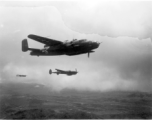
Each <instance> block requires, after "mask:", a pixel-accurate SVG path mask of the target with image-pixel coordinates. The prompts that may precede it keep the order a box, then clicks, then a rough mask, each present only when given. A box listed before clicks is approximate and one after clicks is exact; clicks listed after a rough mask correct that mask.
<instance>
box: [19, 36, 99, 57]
mask: <svg viewBox="0 0 152 120" xmlns="http://www.w3.org/2000/svg"><path fill="white" fill-rule="evenodd" d="M28 38H31V39H33V40H35V41H38V42H40V43H43V44H45V45H44V48H43V49H36V48H29V46H28V41H27V39H24V40H23V41H22V51H23V52H26V51H28V50H30V51H31V52H30V55H32V56H54V55H69V56H72V55H79V54H85V53H88V57H89V54H90V53H92V52H94V51H92V50H93V49H96V48H98V47H99V45H100V43H99V42H93V41H87V40H86V39H80V40H77V39H73V40H72V41H68V40H66V41H65V42H61V41H58V40H54V39H50V38H46V37H41V36H37V35H32V34H31V35H28Z"/></svg>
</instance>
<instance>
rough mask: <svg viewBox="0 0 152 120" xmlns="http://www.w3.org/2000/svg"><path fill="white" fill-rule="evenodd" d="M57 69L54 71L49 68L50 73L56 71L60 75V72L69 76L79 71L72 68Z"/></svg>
mask: <svg viewBox="0 0 152 120" xmlns="http://www.w3.org/2000/svg"><path fill="white" fill-rule="evenodd" d="M56 70H57V71H56V72H52V70H51V69H50V70H49V73H50V74H52V73H56V74H57V75H59V74H66V75H68V76H71V75H76V74H77V73H78V72H77V70H75V71H70V70H68V71H64V70H59V69H56Z"/></svg>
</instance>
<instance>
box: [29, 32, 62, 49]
mask: <svg viewBox="0 0 152 120" xmlns="http://www.w3.org/2000/svg"><path fill="white" fill-rule="evenodd" d="M28 37H29V38H31V39H33V40H35V41H38V42H40V43H43V44H46V45H50V46H53V45H60V44H63V43H62V42H61V41H58V40H54V39H50V38H46V37H41V36H38V35H33V34H30V35H28Z"/></svg>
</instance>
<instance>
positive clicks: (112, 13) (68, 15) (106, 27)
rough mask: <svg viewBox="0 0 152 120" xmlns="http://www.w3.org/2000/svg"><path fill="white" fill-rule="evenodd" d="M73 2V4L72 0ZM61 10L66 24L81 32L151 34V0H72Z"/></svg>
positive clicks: (147, 35) (145, 36) (122, 34)
mask: <svg viewBox="0 0 152 120" xmlns="http://www.w3.org/2000/svg"><path fill="white" fill-rule="evenodd" d="M72 3H73V4H72ZM55 6H56V7H57V8H58V9H59V10H60V12H61V14H62V16H63V20H64V22H65V24H66V25H67V26H68V27H69V28H71V29H72V30H74V31H78V32H80V33H88V34H90V33H96V34H99V35H102V36H109V37H119V36H128V37H135V38H139V39H145V38H151V37H152V34H151V31H152V24H151V20H152V16H151V10H152V2H151V1H138V2H137V1H110V2H109V1H82V2H81V1H77V2H76V1H75V2H68V3H67V4H66V6H64V7H61V5H60V4H55Z"/></svg>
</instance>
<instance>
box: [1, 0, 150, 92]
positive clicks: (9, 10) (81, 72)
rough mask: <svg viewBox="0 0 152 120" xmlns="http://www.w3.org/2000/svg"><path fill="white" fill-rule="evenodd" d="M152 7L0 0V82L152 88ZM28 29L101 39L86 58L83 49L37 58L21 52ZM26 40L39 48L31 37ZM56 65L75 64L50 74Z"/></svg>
mask: <svg viewBox="0 0 152 120" xmlns="http://www.w3.org/2000/svg"><path fill="white" fill-rule="evenodd" d="M151 11H152V1H108V2H107V1H98V0H96V1H94V0H92V1H91V0H86V1H84V0H82V1H74V0H73V1H0V18H1V19H0V83H5V82H23V83H33V82H34V83H38V84H43V85H46V86H48V87H49V88H50V89H53V90H57V91H60V90H63V89H65V88H68V89H76V90H79V91H83V90H88V91H101V92H104V91H113V90H121V91H124V90H125V91H128V90H129V91H130V90H131V91H148V92H151V91H152V89H151V86H152V22H151V21H152V14H151ZM29 34H36V35H39V36H43V37H48V38H51V39H56V40H60V41H65V40H72V39H73V38H75V39H83V38H85V39H88V40H92V41H99V42H102V43H101V44H100V46H99V48H97V49H96V50H95V53H91V54H90V58H88V57H87V54H82V55H77V56H65V55H63V56H43V57H37V56H30V55H29V52H22V51H21V41H22V40H23V39H25V38H27V36H28V35H29ZM28 43H29V46H30V47H33V48H43V47H44V45H43V44H41V43H38V42H36V41H33V40H31V39H28ZM55 68H58V69H63V70H75V68H76V69H77V70H78V74H77V75H74V76H66V75H55V74H52V75H50V74H49V70H50V69H52V71H55ZM16 74H26V75H27V77H26V78H17V77H16Z"/></svg>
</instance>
